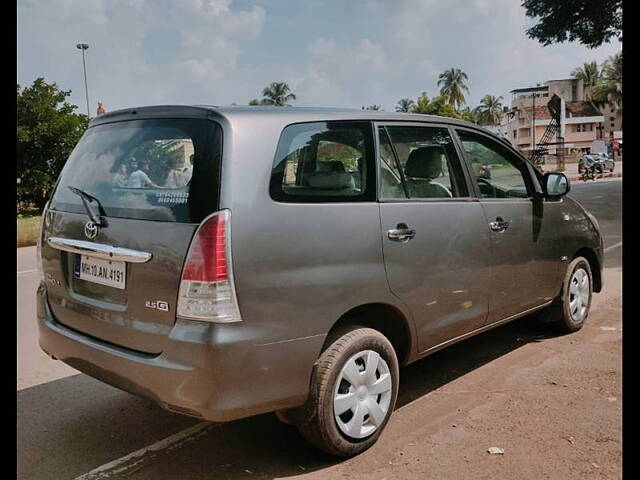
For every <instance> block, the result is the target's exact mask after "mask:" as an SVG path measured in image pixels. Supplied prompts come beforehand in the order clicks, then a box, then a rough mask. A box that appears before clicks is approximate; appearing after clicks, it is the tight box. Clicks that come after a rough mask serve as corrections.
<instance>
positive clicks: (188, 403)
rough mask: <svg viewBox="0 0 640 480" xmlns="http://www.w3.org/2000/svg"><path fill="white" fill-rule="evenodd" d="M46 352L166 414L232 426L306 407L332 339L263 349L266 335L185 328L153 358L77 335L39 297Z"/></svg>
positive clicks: (229, 327)
mask: <svg viewBox="0 0 640 480" xmlns="http://www.w3.org/2000/svg"><path fill="white" fill-rule="evenodd" d="M37 307H38V308H37V310H38V328H39V341H40V347H41V348H42V349H43V350H44V351H45V352H46V353H47V354H49V355H52V356H54V357H55V358H57V359H59V360H62V361H63V362H65V363H67V364H68V365H70V366H72V367H73V368H75V369H77V370H79V371H81V372H83V373H86V374H87V375H89V376H92V377H94V378H97V379H98V380H101V381H103V382H105V383H108V384H110V385H113V386H115V387H118V388H120V389H122V390H125V391H128V392H130V393H133V394H136V395H140V396H143V397H147V398H150V399H152V400H154V401H155V402H157V403H158V404H160V405H161V406H162V407H164V408H167V409H169V410H172V411H176V412H179V413H184V414H187V415H192V416H195V417H199V418H203V419H205V420H210V421H219V422H222V421H229V420H235V419H238V418H243V417H248V416H251V415H257V414H260V413H265V412H270V411H274V410H280V409H284V408H291V407H295V406H299V405H302V404H303V403H304V401H305V400H306V397H307V395H308V392H309V382H310V379H311V371H312V368H313V364H314V362H315V361H316V359H317V358H318V355H319V354H320V349H321V348H322V344H323V342H324V339H325V335H316V336H312V337H306V338H301V339H293V340H286V341H281V342H273V343H264V342H262V343H261V342H260V339H259V336H260V335H261V334H260V331H259V329H255V328H254V329H252V328H250V327H249V326H248V325H246V324H244V322H242V323H238V324H226V325H224V324H217V325H214V324H205V323H201V322H189V321H184V320H178V321H177V322H176V323H175V326H174V327H173V329H172V331H171V333H170V335H169V341H168V342H167V344H166V348H165V349H164V350H163V352H162V353H161V354H160V355H149V354H146V353H141V352H136V351H133V350H129V349H125V348H122V347H118V346H115V345H112V344H109V343H106V342H103V341H101V340H98V339H96V338H93V337H90V336H88V335H85V334H83V333H80V332H77V331H75V330H72V329H70V328H68V327H66V326H64V325H62V324H61V323H60V322H58V321H57V320H56V319H55V318H54V317H53V315H52V313H51V310H50V309H49V306H48V302H47V298H46V289H45V288H44V287H43V285H41V286H40V287H39V288H38V293H37Z"/></svg>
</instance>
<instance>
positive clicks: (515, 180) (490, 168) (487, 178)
mask: <svg viewBox="0 0 640 480" xmlns="http://www.w3.org/2000/svg"><path fill="white" fill-rule="evenodd" d="M458 136H459V137H460V141H461V142H462V146H463V149H464V151H465V154H466V156H467V159H468V161H469V163H470V164H471V167H472V169H473V172H474V174H475V179H476V181H477V182H478V187H479V188H480V193H481V194H482V196H483V197H485V198H510V197H518V198H527V197H528V196H529V191H530V189H531V187H529V186H528V185H529V183H530V179H529V173H528V170H527V166H526V164H525V163H524V162H523V161H522V160H520V159H519V158H517V157H516V156H515V155H513V154H512V153H511V152H509V151H508V150H507V149H506V148H505V147H502V146H501V145H499V144H497V143H496V142H495V141H493V140H491V139H489V138H487V137H484V136H483V135H477V134H474V133H470V132H466V131H460V130H459V131H458Z"/></svg>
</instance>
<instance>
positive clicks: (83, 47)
mask: <svg viewBox="0 0 640 480" xmlns="http://www.w3.org/2000/svg"><path fill="white" fill-rule="evenodd" d="M76 48H77V49H78V50H82V68H83V69H84V93H85V96H86V98H87V117H88V118H89V120H91V114H90V113H89V87H87V64H86V63H85V61H84V51H85V50H87V49H88V48H89V44H88V43H79V44H77V45H76Z"/></svg>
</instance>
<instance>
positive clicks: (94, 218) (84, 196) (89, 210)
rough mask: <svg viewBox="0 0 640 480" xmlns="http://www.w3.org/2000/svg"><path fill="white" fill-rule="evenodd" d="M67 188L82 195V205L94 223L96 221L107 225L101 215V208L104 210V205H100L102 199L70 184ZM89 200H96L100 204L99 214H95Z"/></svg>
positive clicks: (100, 224)
mask: <svg viewBox="0 0 640 480" xmlns="http://www.w3.org/2000/svg"><path fill="white" fill-rule="evenodd" d="M67 188H68V189H69V190H71V191H72V192H73V193H75V194H76V195H78V196H79V197H80V200H82V205H84V209H85V210H86V211H87V215H89V218H90V219H91V221H92V222H93V223H95V224H96V225H97V226H99V227H104V226H106V223H105V221H104V220H102V217H101V216H100V210H103V209H102V205H100V201H99V200H98V199H97V198H96V197H94V196H92V195H89V194H88V193H87V192H84V191H82V190H80V189H79V188H76V187H72V186H68V187H67ZM89 202H96V203H97V204H98V215H96V214H95V212H94V211H93V209H92V208H91V206H90V205H89Z"/></svg>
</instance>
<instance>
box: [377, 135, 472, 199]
mask: <svg viewBox="0 0 640 480" xmlns="http://www.w3.org/2000/svg"><path fill="white" fill-rule="evenodd" d="M379 137H380V156H381V161H380V168H381V180H382V182H381V184H382V188H381V198H382V199H385V200H393V199H406V198H407V196H408V198H412V199H413V198H415V199H443V198H454V197H466V196H467V195H468V192H467V188H466V184H465V181H464V175H463V173H462V169H461V165H460V161H459V159H458V156H457V154H456V150H455V147H454V145H453V140H452V138H451V136H450V135H449V131H448V130H447V129H446V128H436V127H423V126H386V127H380V130H379Z"/></svg>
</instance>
